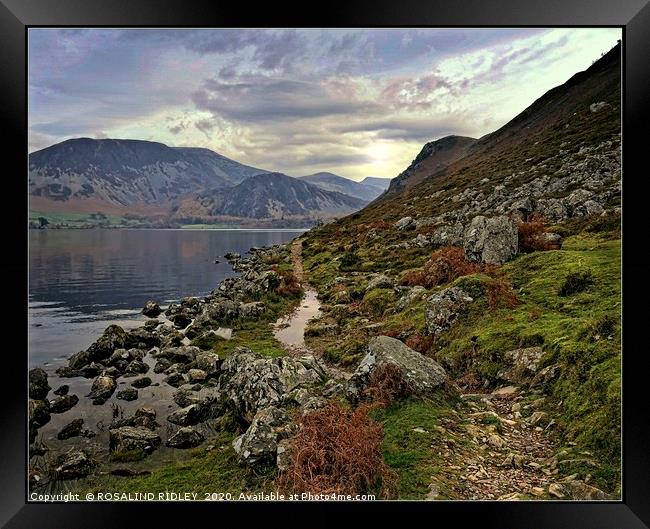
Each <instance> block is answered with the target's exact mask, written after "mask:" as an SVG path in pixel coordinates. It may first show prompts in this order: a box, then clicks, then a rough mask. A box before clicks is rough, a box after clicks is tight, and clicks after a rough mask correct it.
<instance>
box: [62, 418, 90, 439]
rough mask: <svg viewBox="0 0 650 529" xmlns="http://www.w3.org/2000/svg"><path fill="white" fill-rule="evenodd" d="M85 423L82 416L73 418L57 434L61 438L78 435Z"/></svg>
mask: <svg viewBox="0 0 650 529" xmlns="http://www.w3.org/2000/svg"><path fill="white" fill-rule="evenodd" d="M83 424H84V420H83V419H82V418H78V419H73V420H72V421H70V422H69V423H68V424H66V425H65V426H64V427H63V428H61V430H60V431H59V433H57V434H56V438H57V439H59V440H63V439H70V438H71V437H78V436H79V435H80V434H81V428H82V426H83Z"/></svg>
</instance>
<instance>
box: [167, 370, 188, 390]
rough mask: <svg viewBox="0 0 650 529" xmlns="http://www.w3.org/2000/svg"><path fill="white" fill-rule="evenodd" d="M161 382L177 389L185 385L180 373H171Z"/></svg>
mask: <svg viewBox="0 0 650 529" xmlns="http://www.w3.org/2000/svg"><path fill="white" fill-rule="evenodd" d="M163 382H165V383H166V384H168V385H170V386H171V387H173V388H178V387H180V386H182V385H183V384H185V377H184V376H183V374H182V373H171V374H170V375H169V376H168V377H166V378H164V379H163Z"/></svg>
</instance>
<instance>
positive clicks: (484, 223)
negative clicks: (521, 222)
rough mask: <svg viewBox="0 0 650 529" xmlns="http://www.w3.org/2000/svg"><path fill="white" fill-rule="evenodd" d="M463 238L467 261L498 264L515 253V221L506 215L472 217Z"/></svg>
mask: <svg viewBox="0 0 650 529" xmlns="http://www.w3.org/2000/svg"><path fill="white" fill-rule="evenodd" d="M463 238H464V243H463V248H464V249H465V257H466V258H467V259H468V260H469V261H475V262H482V263H487V264H493V265H499V264H503V263H505V262H506V261H507V260H508V259H510V258H511V257H513V256H514V255H516V254H517V249H518V244H519V242H518V230H517V223H516V222H515V221H513V220H512V219H510V218H508V217H506V216H498V217H491V218H487V217H484V216H482V215H479V216H477V217H474V218H473V219H472V221H471V222H470V224H469V226H468V227H467V229H466V230H465V233H464V236H463Z"/></svg>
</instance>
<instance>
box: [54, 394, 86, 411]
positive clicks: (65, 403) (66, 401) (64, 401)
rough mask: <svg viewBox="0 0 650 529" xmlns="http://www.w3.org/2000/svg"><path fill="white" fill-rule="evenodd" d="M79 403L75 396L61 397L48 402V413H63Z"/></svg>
mask: <svg viewBox="0 0 650 529" xmlns="http://www.w3.org/2000/svg"><path fill="white" fill-rule="evenodd" d="M78 402H79V397H77V396H76V395H61V396H60V397H57V398H55V399H53V400H51V401H50V413H64V412H66V411H68V410H69V409H70V408H72V407H73V406H76V405H77V403H78Z"/></svg>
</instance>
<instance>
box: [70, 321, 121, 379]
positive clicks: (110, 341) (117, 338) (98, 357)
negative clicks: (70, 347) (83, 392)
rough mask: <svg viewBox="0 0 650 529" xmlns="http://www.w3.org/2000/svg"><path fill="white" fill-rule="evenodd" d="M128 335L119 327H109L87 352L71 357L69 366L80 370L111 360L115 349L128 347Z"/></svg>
mask: <svg viewBox="0 0 650 529" xmlns="http://www.w3.org/2000/svg"><path fill="white" fill-rule="evenodd" d="M126 341H127V333H126V331H125V330H124V329H122V327H120V326H119V325H109V326H108V327H107V328H106V329H105V330H104V333H103V334H102V335H101V336H100V337H99V338H98V339H97V340H96V341H95V342H94V343H93V344H92V345H91V346H90V347H89V348H88V349H86V350H85V351H80V352H79V353H76V354H74V355H72V356H71V357H70V360H69V361H68V365H69V366H70V367H71V368H73V369H80V368H82V367H83V366H85V365H88V364H90V363H91V362H101V361H102V360H105V359H106V358H109V357H110V356H111V355H112V354H113V352H114V351H115V349H120V348H124V347H125V346H126Z"/></svg>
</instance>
